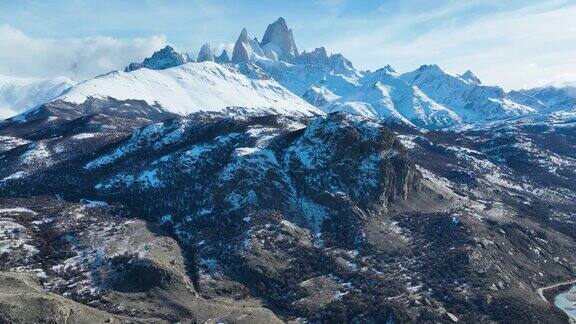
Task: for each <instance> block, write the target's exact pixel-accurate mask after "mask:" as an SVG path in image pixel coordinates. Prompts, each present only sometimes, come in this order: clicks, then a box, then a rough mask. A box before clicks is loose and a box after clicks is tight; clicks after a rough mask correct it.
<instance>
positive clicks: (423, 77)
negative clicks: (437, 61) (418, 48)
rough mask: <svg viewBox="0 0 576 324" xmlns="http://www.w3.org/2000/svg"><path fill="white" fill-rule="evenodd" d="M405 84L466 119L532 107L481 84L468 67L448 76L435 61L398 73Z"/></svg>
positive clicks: (504, 114) (523, 111) (507, 114)
mask: <svg viewBox="0 0 576 324" xmlns="http://www.w3.org/2000/svg"><path fill="white" fill-rule="evenodd" d="M400 78H401V79H402V80H404V81H406V82H407V83H408V84H411V85H414V86H418V88H420V89H421V90H422V91H423V92H424V93H426V95H427V96H428V97H430V98H431V99H433V100H434V101H436V102H438V103H440V104H442V105H444V106H446V107H447V108H449V109H450V110H452V111H453V112H455V113H456V114H458V115H459V116H460V117H461V118H462V119H463V120H464V121H466V122H474V121H479V120H486V119H495V118H504V117H510V116H520V115H525V114H529V113H533V112H535V109H534V108H532V107H528V106H525V105H522V104H519V103H516V102H514V101H512V100H511V98H509V97H508V95H507V94H506V92H504V90H502V88H500V87H492V86H484V85H482V84H481V83H480V80H479V79H478V78H477V77H476V76H475V75H474V74H473V73H472V72H470V71H467V72H466V73H464V74H463V75H461V76H452V75H450V74H448V73H446V72H444V71H443V70H442V69H441V68H440V67H439V66H438V65H423V66H421V67H420V68H418V69H417V70H415V71H412V72H408V73H405V74H402V75H401V76H400Z"/></svg>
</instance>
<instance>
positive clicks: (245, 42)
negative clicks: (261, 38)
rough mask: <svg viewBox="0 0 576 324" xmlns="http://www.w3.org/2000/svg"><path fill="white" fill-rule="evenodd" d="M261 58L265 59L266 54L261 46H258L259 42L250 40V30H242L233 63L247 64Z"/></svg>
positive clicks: (233, 54)
mask: <svg viewBox="0 0 576 324" xmlns="http://www.w3.org/2000/svg"><path fill="white" fill-rule="evenodd" d="M261 57H264V53H263V52H262V49H261V48H260V44H258V41H256V40H254V39H250V37H248V30H247V29H246V28H242V32H240V36H238V40H237V41H236V44H234V50H233V51H232V60H231V61H232V62H233V63H247V62H250V61H251V60H253V59H255V58H261Z"/></svg>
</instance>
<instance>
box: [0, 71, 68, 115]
mask: <svg viewBox="0 0 576 324" xmlns="http://www.w3.org/2000/svg"><path fill="white" fill-rule="evenodd" d="M73 85H74V82H73V81H72V80H70V79H69V78H66V77H58V78H51V79H40V78H18V77H9V76H3V75H0V112H2V113H3V114H4V115H1V114H0V120H2V119H4V118H8V117H12V116H13V115H16V114H17V113H19V112H22V111H24V110H27V109H30V108H34V107H37V106H39V105H41V104H43V103H45V102H47V101H49V100H52V99H54V98H55V97H57V96H59V95H60V94H62V92H64V91H65V90H67V89H68V88H70V87H72V86H73Z"/></svg>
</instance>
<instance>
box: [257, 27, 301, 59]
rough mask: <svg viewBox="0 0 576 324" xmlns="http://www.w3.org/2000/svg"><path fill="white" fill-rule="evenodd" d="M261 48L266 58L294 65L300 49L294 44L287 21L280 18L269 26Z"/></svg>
mask: <svg viewBox="0 0 576 324" xmlns="http://www.w3.org/2000/svg"><path fill="white" fill-rule="evenodd" d="M260 47H261V48H262V50H263V51H264V53H265V54H266V57H268V58H270V59H273V60H277V59H280V60H283V61H286V62H289V63H294V62H295V61H296V59H297V58H298V48H297V47H296V43H295V42H294V36H293V34H292V30H291V29H289V28H288V25H287V24H286V20H284V18H282V17H280V18H278V19H277V20H276V21H275V22H273V23H271V24H270V25H268V28H266V32H265V33H264V37H263V38H262V42H261V43H260Z"/></svg>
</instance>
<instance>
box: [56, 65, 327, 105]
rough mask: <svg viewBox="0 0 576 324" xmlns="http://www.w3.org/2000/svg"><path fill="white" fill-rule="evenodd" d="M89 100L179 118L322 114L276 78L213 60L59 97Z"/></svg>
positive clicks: (109, 77)
mask: <svg viewBox="0 0 576 324" xmlns="http://www.w3.org/2000/svg"><path fill="white" fill-rule="evenodd" d="M89 97H94V98H103V99H105V98H107V97H112V98H115V99H118V100H127V99H139V100H144V101H146V102H147V103H148V104H150V105H154V104H158V105H160V106H161V107H163V108H164V109H166V110H168V111H170V112H174V113H178V114H188V113H192V112H197V111H221V110H223V109H225V108H228V107H242V108H247V109H251V110H254V111H256V112H261V111H267V112H270V113H280V114H293V115H300V116H311V115H318V114H322V112H321V111H320V110H319V109H317V108H315V107H314V106H312V105H310V104H308V103H307V102H305V101H304V100H303V99H301V98H300V97H298V96H297V95H295V94H293V93H292V92H290V91H288V90H287V89H286V88H284V87H282V86H281V85H280V84H278V82H276V81H274V80H273V79H270V78H257V77H253V78H251V77H249V76H247V75H245V74H242V73H240V72H238V70H237V69H236V68H235V67H234V66H231V65H221V64H217V63H214V62H202V63H187V64H184V65H180V66H177V67H173V68H169V69H165V70H150V69H146V68H144V69H138V70H135V71H132V72H121V71H114V72H110V73H108V74H105V75H102V76H99V77H97V78H95V79H92V80H88V81H85V82H82V83H80V84H78V85H77V86H75V87H73V88H71V89H70V90H69V91H67V92H66V93H65V94H63V95H62V96H60V97H58V98H57V99H59V100H63V101H67V102H72V103H83V102H84V101H85V100H86V99H87V98H89Z"/></svg>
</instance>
